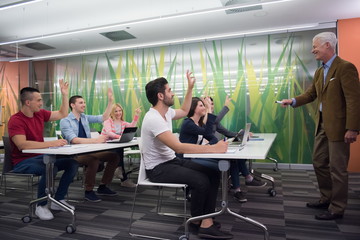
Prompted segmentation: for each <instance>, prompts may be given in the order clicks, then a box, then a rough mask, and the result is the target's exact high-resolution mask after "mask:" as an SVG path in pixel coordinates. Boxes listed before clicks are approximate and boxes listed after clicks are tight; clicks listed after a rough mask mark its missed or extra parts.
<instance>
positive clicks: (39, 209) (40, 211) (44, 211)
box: [35, 205, 54, 220]
mask: <svg viewBox="0 0 360 240" xmlns="http://www.w3.org/2000/svg"><path fill="white" fill-rule="evenodd" d="M35 215H36V216H38V217H39V218H40V219H41V220H51V219H53V218H54V215H53V214H52V213H51V211H50V210H49V209H48V207H47V205H45V206H36V210H35Z"/></svg>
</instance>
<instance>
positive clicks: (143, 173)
mask: <svg viewBox="0 0 360 240" xmlns="http://www.w3.org/2000/svg"><path fill="white" fill-rule="evenodd" d="M138 145H139V150H140V167H139V175H138V184H141V182H143V181H145V180H146V179H147V176H146V170H145V163H144V158H143V154H142V151H141V147H142V143H141V140H140V141H138Z"/></svg>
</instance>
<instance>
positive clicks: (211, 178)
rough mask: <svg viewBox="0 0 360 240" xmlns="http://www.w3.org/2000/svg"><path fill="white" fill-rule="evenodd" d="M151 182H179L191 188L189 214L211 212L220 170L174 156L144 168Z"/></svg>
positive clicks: (214, 202) (214, 201)
mask: <svg viewBox="0 0 360 240" xmlns="http://www.w3.org/2000/svg"><path fill="white" fill-rule="evenodd" d="M146 174H147V176H148V177H149V179H150V181H152V182H164V183H181V184H187V185H188V186H189V187H190V188H191V215H192V216H193V217H195V216H200V215H204V214H208V213H213V212H214V211H215V206H216V197H217V193H218V189H219V183H220V172H219V171H215V170H213V169H211V168H208V167H205V166H202V165H200V164H197V163H195V162H193V161H189V160H183V159H179V158H175V159H173V160H171V161H168V162H165V163H162V164H159V165H157V166H156V167H154V168H153V169H152V170H146Z"/></svg>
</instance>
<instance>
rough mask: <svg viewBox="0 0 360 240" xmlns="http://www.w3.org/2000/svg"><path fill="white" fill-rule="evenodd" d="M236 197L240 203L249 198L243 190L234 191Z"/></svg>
mask: <svg viewBox="0 0 360 240" xmlns="http://www.w3.org/2000/svg"><path fill="white" fill-rule="evenodd" d="M234 199H235V200H237V201H238V202H240V203H246V202H247V199H246V198H245V193H244V192H242V191H238V192H236V193H234Z"/></svg>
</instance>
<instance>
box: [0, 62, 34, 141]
mask: <svg viewBox="0 0 360 240" xmlns="http://www.w3.org/2000/svg"><path fill="white" fill-rule="evenodd" d="M27 86H29V62H19V63H10V62H0V103H1V107H2V119H1V121H2V124H1V125H0V138H2V136H4V135H6V134H7V122H8V120H9V117H10V116H11V115H13V114H14V113H16V112H17V111H19V108H18V104H19V101H18V96H19V91H20V89H21V88H23V87H27Z"/></svg>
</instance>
